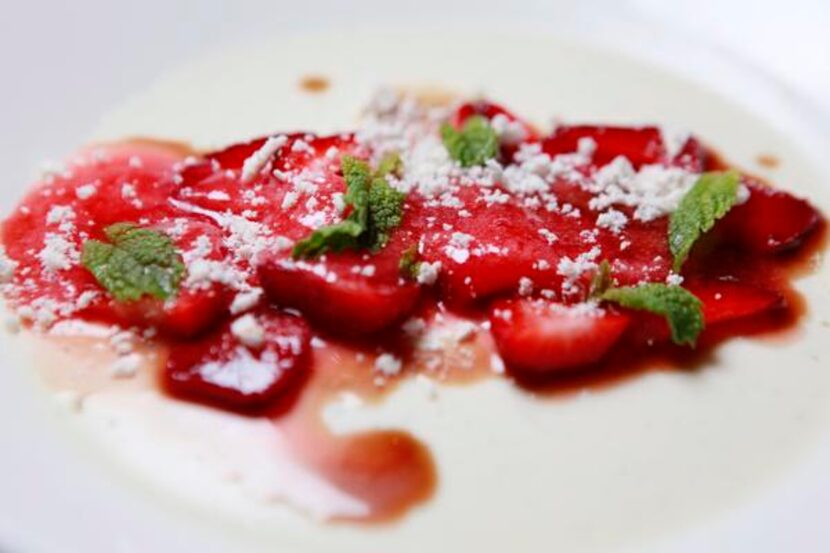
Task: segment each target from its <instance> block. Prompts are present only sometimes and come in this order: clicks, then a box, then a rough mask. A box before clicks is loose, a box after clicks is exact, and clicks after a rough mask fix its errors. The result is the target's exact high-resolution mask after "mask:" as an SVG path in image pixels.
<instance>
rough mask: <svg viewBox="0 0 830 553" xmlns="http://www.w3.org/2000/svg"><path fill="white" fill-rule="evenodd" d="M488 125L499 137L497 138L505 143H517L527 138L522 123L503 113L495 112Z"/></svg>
mask: <svg viewBox="0 0 830 553" xmlns="http://www.w3.org/2000/svg"><path fill="white" fill-rule="evenodd" d="M490 125H491V126H492V127H493V130H494V131H496V134H497V135H498V137H499V140H500V141H501V142H503V143H505V144H518V143H519V142H521V141H522V140H524V139H525V138H527V131H526V130H525V127H524V125H522V123H521V122H519V121H514V120H511V119H510V118H509V117H507V116H506V115H504V114H503V113H499V114H496V115H495V116H493V118H492V119H490Z"/></svg>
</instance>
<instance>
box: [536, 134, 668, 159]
mask: <svg viewBox="0 0 830 553" xmlns="http://www.w3.org/2000/svg"><path fill="white" fill-rule="evenodd" d="M581 138H591V139H593V140H594V141H595V142H596V145H597V148H596V151H595V152H594V157H593V163H594V165H596V166H597V167H601V166H603V165H605V164H606V163H608V162H609V161H611V160H612V159H614V158H615V157H617V156H625V157H627V158H628V160H629V161H630V162H631V164H632V165H633V166H634V167H635V168H637V167H640V166H641V165H647V164H651V163H659V162H660V161H662V160H663V159H664V156H665V153H666V152H665V147H664V146H663V138H662V136H661V134H660V130H659V129H658V128H656V127H603V126H589V125H579V126H560V127H557V128H556V130H555V131H554V133H553V134H552V135H550V136H549V137H547V138H545V139H544V140H543V141H542V150H543V151H544V152H545V153H547V154H550V155H551V156H553V155H557V154H565V153H571V152H575V151H577V147H578V144H579V140H580V139H581Z"/></svg>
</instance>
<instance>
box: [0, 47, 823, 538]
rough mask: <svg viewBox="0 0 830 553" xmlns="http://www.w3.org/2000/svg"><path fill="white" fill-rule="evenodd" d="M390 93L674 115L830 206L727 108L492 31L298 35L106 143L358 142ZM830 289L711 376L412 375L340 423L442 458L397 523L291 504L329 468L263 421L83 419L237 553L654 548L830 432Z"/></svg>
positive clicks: (757, 125)
mask: <svg viewBox="0 0 830 553" xmlns="http://www.w3.org/2000/svg"><path fill="white" fill-rule="evenodd" d="M309 73H311V74H321V75H324V76H326V77H328V78H329V79H331V81H332V87H331V89H330V90H329V91H327V92H325V93H323V94H314V95H312V94H307V93H305V94H304V93H301V92H300V90H299V88H298V86H297V82H298V81H299V79H300V78H301V77H302V76H304V75H306V74H309ZM384 83H395V84H409V85H424V84H426V85H430V84H431V85H441V86H444V87H446V88H449V89H451V90H457V91H459V92H461V93H464V94H476V93H485V94H486V95H487V96H488V97H490V98H492V99H493V100H495V101H498V102H503V103H504V104H506V105H507V106H508V107H510V108H512V109H514V110H516V111H517V112H518V113H520V114H521V115H526V116H528V117H529V118H530V119H532V120H534V121H536V122H538V123H540V124H546V123H549V122H550V121H551V119H552V118H553V117H557V118H562V119H564V120H567V121H574V122H582V121H588V122H592V121H598V122H660V123H666V124H668V125H671V126H672V127H678V128H686V129H690V130H693V131H694V132H695V133H696V134H698V135H699V136H701V137H702V138H704V140H706V141H708V142H709V143H711V144H713V145H714V146H715V147H717V148H718V149H720V150H721V151H723V152H724V153H725V154H726V155H727V157H728V158H729V159H730V160H733V161H734V162H736V163H737V164H738V165H739V166H741V167H745V168H748V169H751V170H753V171H757V172H760V169H759V168H758V167H757V165H755V163H754V159H755V156H756V155H757V154H759V153H762V152H764V153H768V152H771V153H774V154H776V155H777V156H778V157H779V158H780V159H781V160H782V165H781V167H780V168H779V169H777V170H775V171H774V172H771V173H769V176H770V177H771V178H772V179H773V180H774V182H776V183H777V184H780V185H782V186H785V187H787V188H789V189H792V190H795V191H796V192H797V193H799V194H802V195H805V196H807V197H809V198H810V199H811V200H812V201H814V203H816V204H817V205H819V206H821V207H822V208H823V209H824V211H825V212H826V213H827V212H830V201H828V198H829V197H830V195H829V194H828V188H827V184H826V183H827V182H828V178H827V174H821V173H819V172H818V170H817V169H815V168H814V167H812V166H811V165H810V163H809V162H808V161H807V160H805V159H803V158H802V157H800V156H799V154H798V152H797V151H794V150H793V149H792V147H791V145H790V144H789V142H788V141H787V140H786V138H785V137H783V136H780V135H778V134H776V133H775V132H774V131H773V130H772V129H771V128H769V127H767V126H765V125H764V124H763V123H762V122H760V121H759V120H758V119H756V118H754V117H752V116H750V115H749V114H747V113H746V112H744V111H742V110H741V109H739V108H738V107H736V106H735V105H733V104H730V103H728V102H726V101H725V100H722V99H721V98H719V97H718V96H716V95H713V94H711V93H709V92H707V91H704V90H700V89H698V88H696V87H694V86H691V85H689V84H687V83H684V82H682V81H679V80H675V79H674V78H672V77H670V76H668V75H666V74H664V73H662V72H660V71H658V70H657V69H655V68H651V67H648V66H642V65H639V64H635V63H633V62H631V61H628V60H625V59H620V58H617V57H615V56H612V55H607V54H603V53H597V52H593V51H591V50H588V49H583V48H581V47H577V46H572V45H568V44H561V43H557V42H552V41H549V40H545V41H535V40H532V39H519V38H515V37H514V38H510V39H509V40H508V39H505V40H500V39H498V38H497V37H495V38H494V37H493V35H491V34H487V35H486V36H482V35H481V34H478V35H475V36H469V37H466V36H465V38H464V39H463V40H462V39H460V38H459V37H457V36H453V37H450V36H447V35H436V36H429V35H421V36H420V38H417V39H415V38H413V37H400V36H391V35H390V36H365V37H363V36H361V40H355V39H354V38H349V37H338V36H328V37H325V38H322V37H314V38H312V39H286V38H282V39H279V40H275V41H274V42H273V43H272V44H270V45H261V44H260V45H256V46H254V47H250V48H245V49H240V50H238V51H233V52H227V53H224V54H221V55H215V56H211V57H209V58H208V59H206V60H205V61H203V62H201V63H197V64H195V65H193V66H191V67H188V68H186V69H184V70H182V71H180V72H177V73H175V74H173V75H170V76H169V77H167V78H166V79H164V80H163V81H161V82H159V83H157V84H156V85H155V86H153V87H152V88H151V89H149V90H148V91H146V92H142V93H140V94H137V95H136V96H134V97H133V98H132V99H131V100H130V101H129V102H127V103H125V104H124V106H122V107H121V108H120V109H118V110H117V111H115V112H113V113H111V114H109V115H108V116H107V117H105V118H104V120H103V121H102V124H101V126H100V127H99V129H98V132H97V133H96V136H95V138H96V139H101V140H103V139H112V138H122V137H124V136H154V137H160V138H166V139H176V140H186V141H194V142H195V143H196V144H197V145H199V146H207V145H220V144H224V143H228V142H233V141H237V140H243V139H246V138H248V137H251V136H256V135H260V134H266V133H271V132H273V131H290V130H294V129H298V130H299V129H308V130H313V131H321V132H323V131H331V130H342V129H346V128H349V127H350V126H352V125H353V124H354V121H355V116H356V115H357V112H358V110H359V109H360V107H361V106H362V105H363V104H364V103H365V101H366V100H367V99H368V98H369V97H370V95H371V93H372V91H373V90H374V89H375V88H376V87H377V86H379V85H381V84H384ZM762 174H763V173H762ZM827 282H828V270H827V268H826V266H822V268H821V269H820V270H819V272H817V273H815V274H813V275H810V276H808V277H807V278H804V279H803V280H800V281H799V282H798V283H797V285H798V288H799V289H800V290H802V291H803V292H804V293H805V294H806V296H807V297H808V298H809V304H810V309H811V313H810V314H808V316H807V317H806V319H805V320H804V322H803V325H802V328H801V329H800V330H799V333H798V335H797V336H792V337H789V338H787V339H781V338H778V339H774V340H751V339H739V340H734V341H733V342H731V343H729V344H727V345H726V346H724V347H721V348H720V349H718V350H717V351H716V352H715V355H714V358H713V359H712V360H711V362H710V363H708V364H706V366H704V367H702V368H701V369H699V370H696V371H691V372H687V373H683V372H673V373H651V374H648V375H645V376H642V377H636V378H634V379H632V380H629V381H626V382H623V383H621V384H619V385H615V386H612V387H611V388H610V389H607V390H604V391H597V392H589V393H576V394H573V395H566V396H559V397H555V398H549V399H544V398H536V397H534V396H532V395H529V394H527V393H525V392H522V391H520V390H517V389H516V388H514V387H513V386H512V385H510V384H509V383H508V382H507V381H505V380H500V379H492V380H488V381H485V382H482V383H480V384H476V385H472V386H462V387H452V388H442V387H440V386H439V388H438V392H437V395H436V394H434V393H433V389H432V387H430V386H425V385H424V383H423V382H422V381H417V380H413V381H409V382H408V383H407V384H406V385H405V386H403V387H401V388H400V389H398V390H397V391H396V392H394V393H393V394H392V395H391V396H390V397H388V399H387V400H386V401H385V402H384V403H383V404H382V405H380V406H369V405H354V404H353V402H347V403H346V404H338V405H334V406H332V407H331V408H330V409H329V410H328V411H327V420H328V421H329V422H330V424H331V425H332V426H333V427H334V428H335V429H337V430H338V431H350V430H355V429H360V428H368V427H375V426H381V427H389V428H403V429H408V430H410V431H411V432H412V433H413V434H415V435H416V436H417V437H419V438H420V439H421V440H423V441H424V442H425V443H426V444H427V445H428V446H429V448H430V450H431V451H432V452H433V455H434V456H435V459H436V462H437V465H438V475H439V484H438V491H437V493H436V496H435V497H434V498H433V500H432V501H430V502H429V503H428V504H427V505H426V506H424V507H422V508H418V509H417V510H415V511H413V512H411V513H410V514H409V515H408V516H406V517H405V518H404V520H403V521H401V522H400V523H398V524H395V525H393V526H388V527H380V528H372V529H366V528H363V527H360V526H349V525H323V524H320V523H317V522H315V521H314V520H313V519H312V518H309V517H306V516H303V515H301V514H299V513H297V512H296V511H294V510H291V509H287V508H285V507H284V506H282V505H281V504H280V503H279V502H278V501H274V500H275V499H276V498H274V497H273V493H272V491H273V490H276V489H282V488H284V484H285V482H293V481H296V480H297V479H302V478H311V477H310V476H308V475H304V474H303V473H302V469H301V468H300V467H296V466H288V465H286V466H278V465H276V464H270V463H269V462H268V460H269V458H270V457H269V454H273V452H274V448H279V437H278V436H276V435H275V433H274V431H273V429H272V428H271V427H270V425H268V424H267V423H266V422H264V421H258V420H255V419H247V418H243V417H235V416H231V415H225V414H221V413H217V412H216V411H212V410H208V409H205V408H201V407H197V406H193V405H188V404H182V403H176V402H171V401H169V400H166V399H163V398H161V397H160V396H158V395H157V394H155V393H153V392H148V391H140V392H135V391H132V392H131V391H129V390H128V391H124V390H118V391H115V392H112V393H102V394H98V395H96V396H92V397H89V398H87V399H86V400H85V401H84V408H83V409H82V410H81V411H80V412H79V413H74V412H73V411H72V410H71V409H70V410H67V411H66V412H67V413H70V412H71V413H73V414H72V415H71V417H72V418H73V419H75V420H77V421H78V422H79V423H80V426H81V427H82V428H83V429H84V431H85V432H84V433H85V436H86V439H88V440H89V441H90V442H91V443H95V444H97V445H98V446H100V451H101V452H104V453H105V454H106V456H108V457H112V458H114V459H117V460H118V462H119V463H126V464H127V465H128V466H129V468H130V469H131V470H130V471H127V472H128V473H130V474H132V475H133V477H134V479H135V480H136V481H138V482H139V483H140V485H141V486H150V487H151V489H153V490H155V491H154V492H153V495H154V497H176V498H178V499H179V501H176V502H170V504H169V505H164V506H163V507H159V508H162V509H169V510H170V511H171V512H173V513H182V512H185V511H188V512H190V513H191V514H190V515H188V516H194V515H193V513H195V516H196V517H197V519H202V518H203V519H204V524H203V531H204V533H205V534H206V535H214V534H215V535H221V536H223V538H222V539H228V540H230V541H233V542H234V543H235V544H236V545H235V546H234V549H233V550H235V551H247V550H252V551H255V550H265V549H270V550H285V549H286V548H292V549H291V550H302V551H306V550H308V551H317V550H320V551H334V550H337V551H367V550H370V551H376V550H377V551H381V550H385V551H410V550H411V551H416V550H417V551H450V550H462V551H466V550H478V551H504V550H512V551H524V550H550V551H554V550H556V551H592V550H597V549H603V548H605V547H610V546H631V547H635V548H636V547H638V546H641V545H642V546H644V545H645V544H647V543H652V544H659V542H657V541H652V540H658V539H662V538H664V537H666V536H670V535H672V534H674V533H677V532H680V531H683V530H686V529H689V528H691V527H692V526H693V525H696V524H700V523H703V522H705V521H706V520H707V519H710V518H714V517H717V516H719V515H721V514H723V513H724V512H726V511H728V510H733V509H737V508H739V507H740V506H741V505H743V504H747V502H752V501H754V500H756V499H757V498H759V497H761V496H762V494H763V493H764V492H765V489H766V488H767V487H769V486H772V485H774V484H775V483H776V482H778V481H779V480H780V479H781V478H782V477H783V476H784V475H785V474H786V471H787V470H788V469H789V468H791V467H793V466H795V464H796V463H798V462H799V461H800V459H801V458H802V457H803V456H804V455H806V454H807V453H809V451H810V449H811V448H812V447H813V446H814V445H815V444H817V443H820V442H822V441H826V440H827V435H828V427H829V426H830V401H828V399H830V371H828V370H827V365H828V347H827V340H828V337H830V322H828V321H830V289H828V287H827V285H826V283H827ZM3 342H4V343H5V342H6V338H5V337H4V338H3ZM96 454H97V453H96ZM316 485H317V488H316V489H317V493H316V494H315V497H308V498H306V499H307V503H306V504H305V505H304V507H305V509H307V510H308V511H310V512H312V513H315V514H316V515H317V516H321V515H323V514H325V510H324V509H325V505H330V504H331V503H330V502H326V503H325V504H324V503H323V502H317V500H316V498H319V497H322V496H327V497H328V498H329V499H333V501H335V502H339V504H340V505H341V506H342V507H343V508H344V509H356V510H359V509H360V508H361V506H360V505H356V504H354V503H353V502H352V500H351V499H350V498H348V497H345V496H343V495H342V494H339V492H337V490H334V489H331V488H329V487H327V486H326V485H325V484H324V483H319V482H318V483H317V484H316ZM181 516H184V515H181ZM196 524H197V525H198V524H199V523H198V522H197V523H196ZM217 539H218V538H217ZM234 540H235V541H234ZM230 541H229V543H230ZM657 548H658V549H659V546H657Z"/></svg>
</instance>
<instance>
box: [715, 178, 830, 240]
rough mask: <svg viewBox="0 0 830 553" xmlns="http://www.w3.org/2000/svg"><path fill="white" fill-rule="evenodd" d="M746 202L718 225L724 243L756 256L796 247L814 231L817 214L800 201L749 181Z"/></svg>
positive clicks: (818, 217)
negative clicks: (731, 244)
mask: <svg viewBox="0 0 830 553" xmlns="http://www.w3.org/2000/svg"><path fill="white" fill-rule="evenodd" d="M745 184H746V185H747V186H748V188H749V191H750V195H749V199H748V200H747V201H746V202H744V203H743V204H740V205H737V206H735V207H734V208H733V209H732V210H731V211H730V212H729V213H728V214H727V215H726V217H724V218H723V220H722V221H721V222H720V224H719V225H718V226H719V229H720V232H721V233H722V235H723V236H724V237H725V238H726V240H728V241H730V242H732V243H735V244H737V245H739V246H741V247H743V248H746V249H748V250H750V251H753V252H758V253H776V252H781V251H784V250H788V249H792V248H795V247H797V246H798V245H799V244H801V243H802V241H803V240H804V239H805V238H806V237H807V236H808V235H809V234H810V233H811V232H812V231H813V230H815V229H816V228H817V227H818V225H819V222H820V221H821V215H820V214H819V213H818V211H816V209H815V208H814V207H813V206H811V205H810V204H809V203H808V202H807V201H805V200H802V199H801V198H796V197H795V196H793V195H791V194H789V193H787V192H784V191H782V190H776V189H774V188H770V187H768V186H763V185H760V184H756V183H753V182H748V183H745Z"/></svg>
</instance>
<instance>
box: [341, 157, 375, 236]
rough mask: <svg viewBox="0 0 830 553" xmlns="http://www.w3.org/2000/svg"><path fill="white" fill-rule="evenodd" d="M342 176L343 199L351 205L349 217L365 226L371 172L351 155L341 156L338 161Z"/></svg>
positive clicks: (366, 165)
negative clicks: (343, 186)
mask: <svg viewBox="0 0 830 553" xmlns="http://www.w3.org/2000/svg"><path fill="white" fill-rule="evenodd" d="M340 166H341V168H342V169H343V178H344V179H345V180H346V195H345V196H343V200H344V201H345V202H346V205H350V206H352V213H351V214H350V215H349V219H351V220H353V221H355V222H356V223H358V224H359V225H361V226H363V227H365V226H366V223H367V222H368V219H369V186H370V184H371V180H372V172H371V170H369V165H368V164H367V163H366V162H365V161H362V160H360V159H357V158H354V157H352V156H343V159H342V160H341V161H340Z"/></svg>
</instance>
